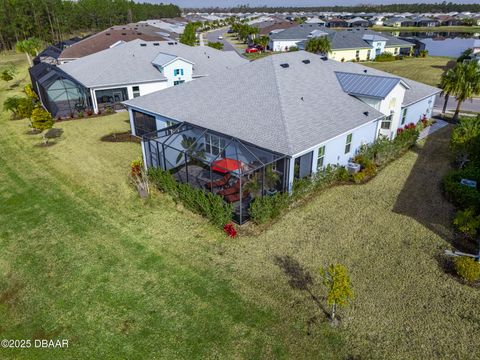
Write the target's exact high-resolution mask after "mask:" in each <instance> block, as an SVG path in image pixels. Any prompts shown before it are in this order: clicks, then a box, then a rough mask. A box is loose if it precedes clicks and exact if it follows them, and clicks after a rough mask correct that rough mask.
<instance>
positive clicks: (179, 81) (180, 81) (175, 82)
mask: <svg viewBox="0 0 480 360" xmlns="http://www.w3.org/2000/svg"><path fill="white" fill-rule="evenodd" d="M184 82H185V80H175V81H174V82H173V85H174V86H177V85H180V84H183V83H184Z"/></svg>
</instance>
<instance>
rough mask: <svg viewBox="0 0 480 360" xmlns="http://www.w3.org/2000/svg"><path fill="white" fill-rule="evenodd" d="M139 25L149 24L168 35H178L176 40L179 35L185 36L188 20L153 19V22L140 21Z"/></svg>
mask: <svg viewBox="0 0 480 360" xmlns="http://www.w3.org/2000/svg"><path fill="white" fill-rule="evenodd" d="M138 23H139V24H147V25H150V26H153V27H156V28H159V29H162V30H163V31H166V32H167V33H173V34H176V36H174V38H177V37H178V35H180V34H183V31H184V30H185V26H186V25H187V23H188V20H187V19H183V18H180V19H155V20H154V19H152V20H145V21H139V22H138Z"/></svg>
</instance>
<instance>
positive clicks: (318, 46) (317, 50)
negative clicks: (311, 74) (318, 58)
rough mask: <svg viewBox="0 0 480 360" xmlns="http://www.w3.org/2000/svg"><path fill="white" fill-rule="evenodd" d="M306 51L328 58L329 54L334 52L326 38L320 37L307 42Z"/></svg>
mask: <svg viewBox="0 0 480 360" xmlns="http://www.w3.org/2000/svg"><path fill="white" fill-rule="evenodd" d="M305 50H306V51H308V52H311V53H314V54H322V55H325V56H328V53H329V52H330V51H331V50H332V44H331V43H330V40H329V39H328V38H327V37H326V36H318V37H314V38H311V39H310V40H308V41H307V45H306V46H305Z"/></svg>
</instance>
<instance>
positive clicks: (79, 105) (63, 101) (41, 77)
mask: <svg viewBox="0 0 480 360" xmlns="http://www.w3.org/2000/svg"><path fill="white" fill-rule="evenodd" d="M29 71H30V78H31V80H32V84H33V89H34V90H35V92H36V93H37V94H38V96H39V98H40V100H41V101H42V104H43V105H44V106H45V108H46V109H47V110H48V111H49V112H50V113H51V114H52V115H53V116H61V117H66V116H70V115H71V114H76V113H78V112H84V111H88V110H92V106H91V99H90V95H89V92H88V90H87V89H86V88H85V87H84V86H82V85H80V84H79V83H78V82H76V81H75V80H74V79H73V78H71V77H70V76H68V75H67V74H66V73H64V72H63V71H61V70H60V69H58V68H57V67H56V66H52V65H50V64H46V63H40V64H38V65H35V66H34V67H32V68H30V70H29Z"/></svg>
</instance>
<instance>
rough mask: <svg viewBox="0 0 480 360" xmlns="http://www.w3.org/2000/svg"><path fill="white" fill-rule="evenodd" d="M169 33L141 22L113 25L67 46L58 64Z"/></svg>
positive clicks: (167, 35)
mask: <svg viewBox="0 0 480 360" xmlns="http://www.w3.org/2000/svg"><path fill="white" fill-rule="evenodd" d="M171 35H172V34H171V33H169V32H166V31H165V30H162V29H159V28H157V27H154V26H151V25H148V24H142V23H134V24H128V25H122V26H113V27H111V28H109V29H106V30H104V31H101V32H99V33H97V34H94V35H91V36H89V37H87V38H85V39H83V40H81V41H79V42H77V43H75V44H73V45H71V46H69V47H68V48H66V49H65V50H63V51H62V53H61V54H60V56H59V58H58V61H59V63H60V64H64V63H67V62H69V61H72V60H76V59H79V58H82V57H84V56H87V55H91V54H95V53H97V52H99V51H102V50H105V49H108V48H110V47H112V46H115V45H118V44H120V43H124V42H128V41H132V40H137V39H140V40H145V41H166V40H167V39H169V38H170V37H171Z"/></svg>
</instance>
